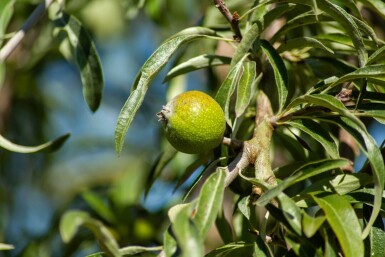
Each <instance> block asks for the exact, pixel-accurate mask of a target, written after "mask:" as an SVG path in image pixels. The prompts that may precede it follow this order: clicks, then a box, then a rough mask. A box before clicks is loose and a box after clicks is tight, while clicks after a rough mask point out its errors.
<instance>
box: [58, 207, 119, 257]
mask: <svg viewBox="0 0 385 257" xmlns="http://www.w3.org/2000/svg"><path fill="white" fill-rule="evenodd" d="M81 226H85V227H87V228H88V229H90V230H91V231H92V232H93V234H94V235H95V237H96V238H97V239H98V241H99V244H100V246H101V248H102V249H103V250H104V251H105V252H106V253H107V254H108V255H110V256H113V257H119V256H121V254H120V252H119V246H118V243H117V242H116V241H115V238H114V237H113V236H112V234H111V232H110V231H109V230H108V229H107V228H106V227H105V226H104V225H103V224H102V223H101V222H100V221H98V220H96V219H93V218H91V217H90V216H89V214H88V213H86V212H84V211H67V212H66V213H65V214H64V215H63V217H62V219H61V220H60V225H59V230H60V234H61V237H62V239H63V241H64V242H65V243H68V242H70V241H71V240H72V239H73V237H74V236H75V234H76V233H77V231H78V230H79V228H80V227H81Z"/></svg>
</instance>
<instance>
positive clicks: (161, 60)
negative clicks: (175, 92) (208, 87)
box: [115, 27, 216, 154]
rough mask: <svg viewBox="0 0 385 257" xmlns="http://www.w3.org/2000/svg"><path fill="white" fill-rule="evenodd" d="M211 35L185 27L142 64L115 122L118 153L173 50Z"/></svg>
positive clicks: (207, 31) (207, 32)
mask: <svg viewBox="0 0 385 257" xmlns="http://www.w3.org/2000/svg"><path fill="white" fill-rule="evenodd" d="M212 35H216V33H215V31H213V30H211V29H206V28H203V27H193V28H188V29H185V30H183V31H181V32H179V33H177V34H176V35H174V36H172V37H171V38H169V39H168V40H166V41H165V42H164V43H163V44H162V45H161V46H160V47H159V48H158V49H156V50H155V52H154V53H153V54H152V55H151V56H150V57H149V58H148V59H147V61H146V62H145V63H144V64H143V66H142V68H141V69H140V71H139V73H138V75H137V78H136V80H135V82H134V84H133V86H132V92H131V94H130V96H129V97H128V99H127V101H126V102H125V104H124V106H123V108H122V109H121V111H120V114H119V117H118V121H117V124H116V128H115V149H116V152H117V153H118V154H120V153H121V151H122V149H123V144H124V138H125V136H126V133H127V131H128V128H129V127H130V125H131V122H132V120H133V119H134V116H135V114H136V112H137V111H138V109H139V107H140V106H141V105H142V102H143V100H144V97H145V95H146V92H147V90H148V88H149V86H150V84H151V82H152V81H153V80H154V78H155V77H156V75H158V73H159V72H160V70H161V69H162V68H163V67H164V66H165V65H166V63H167V62H168V60H169V59H170V58H171V56H172V55H173V54H174V52H175V51H176V50H177V49H178V48H179V47H180V46H181V45H182V44H184V43H186V42H189V41H191V40H194V39H198V38H202V37H205V36H212Z"/></svg>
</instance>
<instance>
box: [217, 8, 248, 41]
mask: <svg viewBox="0 0 385 257" xmlns="http://www.w3.org/2000/svg"><path fill="white" fill-rule="evenodd" d="M214 4H215V6H216V7H217V8H218V10H219V11H220V12H221V13H222V14H223V16H224V17H225V18H226V20H227V21H228V22H229V23H230V25H231V30H232V31H233V32H234V39H235V40H237V41H241V40H242V33H241V30H240V29H239V15H238V13H237V12H234V14H231V12H230V10H229V8H227V6H226V4H225V1H224V0H214Z"/></svg>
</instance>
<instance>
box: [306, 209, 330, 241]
mask: <svg viewBox="0 0 385 257" xmlns="http://www.w3.org/2000/svg"><path fill="white" fill-rule="evenodd" d="M325 220H326V217H325V216H324V215H321V216H317V217H312V216H310V215H309V214H307V213H306V212H305V211H303V210H302V230H303V233H304V234H305V235H306V237H307V238H310V237H312V236H314V235H315V233H317V231H318V230H319V228H320V227H321V225H322V224H323V223H324V221H325Z"/></svg>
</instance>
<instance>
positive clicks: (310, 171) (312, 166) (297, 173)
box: [256, 159, 349, 206]
mask: <svg viewBox="0 0 385 257" xmlns="http://www.w3.org/2000/svg"><path fill="white" fill-rule="evenodd" d="M348 164H349V161H348V160H347V159H335V160H333V159H324V160H318V161H314V162H309V163H306V164H305V165H303V166H301V167H300V168H298V169H297V170H294V171H293V172H292V173H291V176H289V177H288V178H286V179H284V180H283V181H282V182H281V183H279V184H278V185H277V186H275V187H273V188H272V189H269V190H268V191H266V192H265V193H264V194H263V195H262V196H261V197H260V198H259V199H258V200H257V202H256V204H257V205H262V206H264V205H266V204H268V203H269V202H270V201H271V200H272V199H273V198H275V197H277V196H279V195H280V194H281V193H282V192H283V191H284V190H285V189H287V188H288V187H290V186H292V185H294V184H295V183H298V182H300V181H303V180H305V179H308V178H311V177H313V176H316V175H319V174H321V173H324V172H327V171H330V170H333V169H337V168H341V167H344V166H346V165H348Z"/></svg>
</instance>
